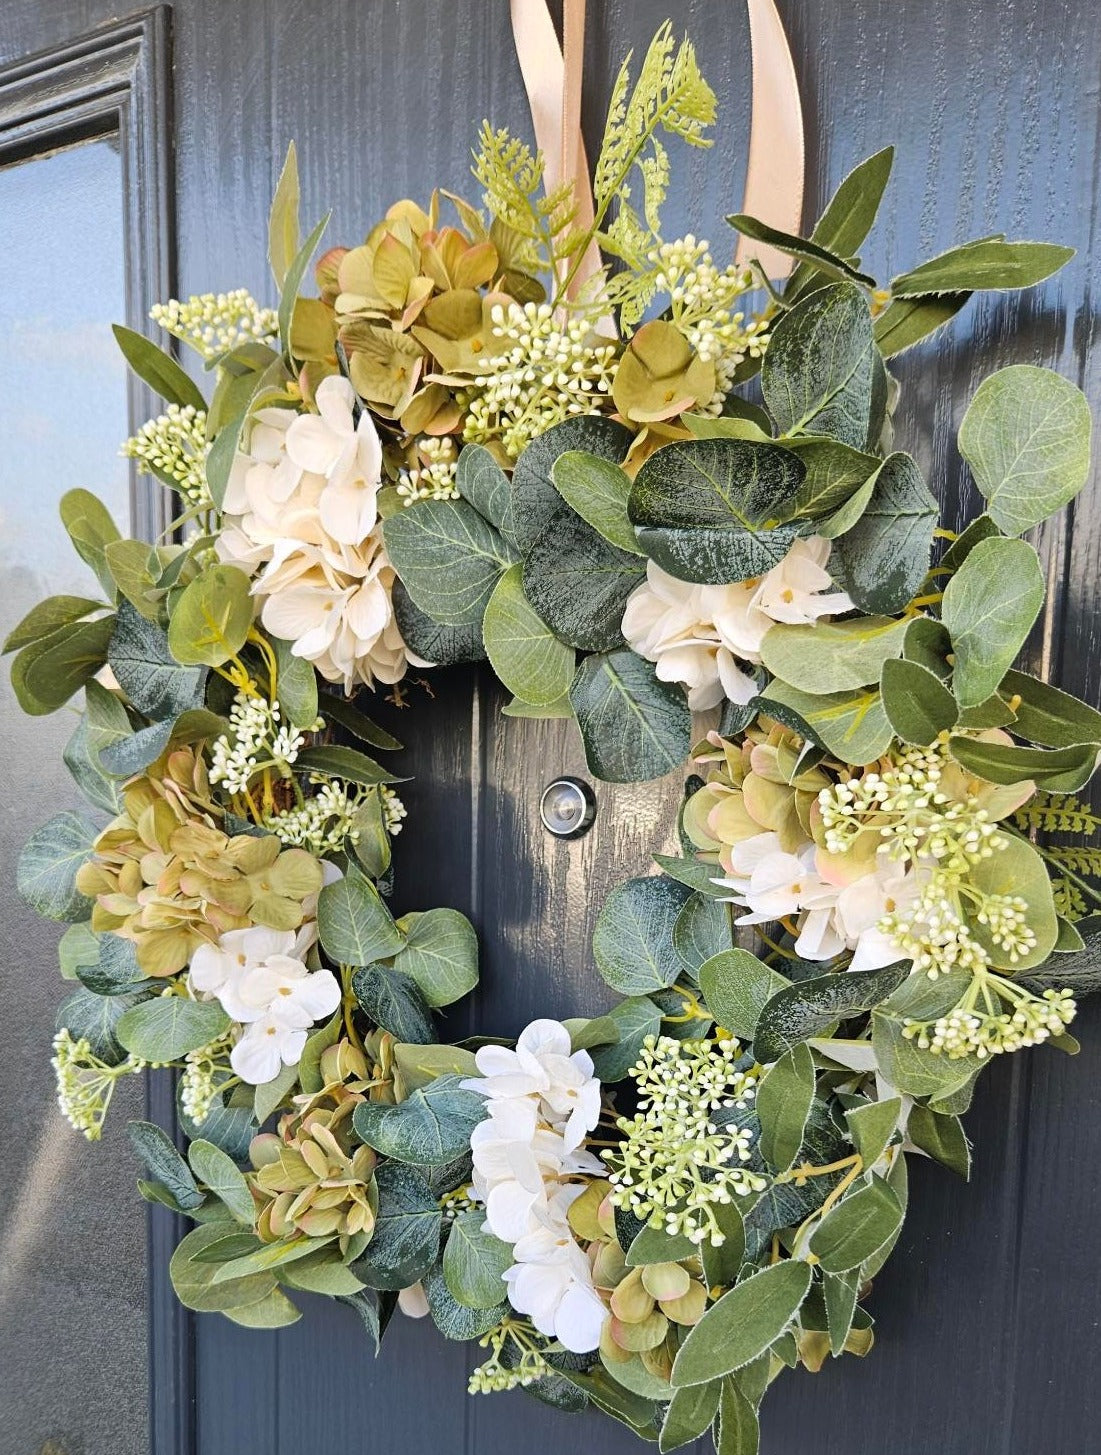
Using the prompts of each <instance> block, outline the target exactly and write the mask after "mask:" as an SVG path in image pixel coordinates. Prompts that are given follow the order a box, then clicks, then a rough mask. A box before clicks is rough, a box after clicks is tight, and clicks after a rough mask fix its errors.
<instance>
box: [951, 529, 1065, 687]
mask: <svg viewBox="0 0 1101 1455" xmlns="http://www.w3.org/2000/svg"><path fill="white" fill-rule="evenodd" d="M1043 604H1044V573H1043V569H1042V567H1041V565H1040V560H1039V557H1038V556H1037V554H1036V551H1035V549H1034V548H1033V547H1032V546H1030V545H1029V544H1028V542H1027V541H1019V540H1005V539H1002V538H1001V537H994V538H992V539H990V540H985V541H980V542H979V544H978V545H977V546H976V547H975V548H974V550H973V551H971V553H970V555H968V557H967V559H966V560H965V561H964V562H963V564H962V566H960V568H959V570H958V571H957V572H956V574H955V575H954V576H953V577H952V579H951V580H950V581H949V583H948V585H947V586H946V587H945V589H944V600H943V602H942V603H941V619H942V621H943V622H944V625H945V627H946V628H947V631H948V634H949V636H950V637H951V638H952V650H953V652H954V654H955V668H954V672H953V678H952V687H953V691H954V692H955V695H956V701H957V702H958V703H959V704H960V706H961V707H976V706H978V704H979V703H980V702H985V701H986V699H987V698H988V697H990V696H991V695H992V693H994V692H995V691H996V690H997V688H998V686H999V684H1000V683H1001V680H1002V678H1003V677H1004V676H1005V673H1006V672H1007V671H1008V669H1009V667H1010V666H1011V665H1012V662H1013V659H1014V657H1016V655H1017V653H1018V652H1019V651H1020V650H1021V647H1022V646H1023V645H1024V643H1025V639H1026V638H1027V636H1028V634H1029V632H1030V631H1031V629H1032V625H1033V623H1034V622H1035V620H1036V618H1037V616H1038V615H1039V614H1040V608H1041V607H1042V606H1043Z"/></svg>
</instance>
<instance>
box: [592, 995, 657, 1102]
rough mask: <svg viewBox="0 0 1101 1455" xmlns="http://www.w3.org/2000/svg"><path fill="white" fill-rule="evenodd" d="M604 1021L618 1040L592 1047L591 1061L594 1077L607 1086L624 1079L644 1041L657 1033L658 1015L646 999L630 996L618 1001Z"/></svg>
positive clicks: (652, 1004)
mask: <svg viewBox="0 0 1101 1455" xmlns="http://www.w3.org/2000/svg"><path fill="white" fill-rule="evenodd" d="M608 1019H609V1020H612V1021H614V1022H615V1026H616V1030H617V1031H618V1032H619V1039H618V1041H615V1042H613V1043H612V1044H611V1045H607V1046H597V1047H595V1048H594V1050H593V1051H592V1058H593V1066H594V1068H595V1071H596V1074H597V1076H599V1077H600V1079H601V1081H603V1082H605V1083H606V1084H609V1085H610V1084H611V1083H613V1082H616V1081H622V1080H623V1078H624V1077H625V1076H626V1075H627V1073H628V1071H629V1070H630V1069H631V1067H632V1066H633V1065H634V1064H635V1062H636V1061H637V1060H638V1055H639V1052H640V1051H641V1050H642V1043H643V1042H644V1041H645V1039H646V1037H647V1036H656V1035H659V1034H660V1033H661V1011H660V1010H659V1009H658V1007H657V1006H656V1005H655V1004H654V1002H653V1001H652V1000H651V999H650V998H649V997H648V996H645V995H634V996H630V997H628V998H627V999H626V1000H620V1001H618V1002H617V1003H616V1004H615V1005H614V1006H613V1007H612V1009H611V1010H610V1011H609V1012H608Z"/></svg>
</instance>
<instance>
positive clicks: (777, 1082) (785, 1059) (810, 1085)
mask: <svg viewBox="0 0 1101 1455" xmlns="http://www.w3.org/2000/svg"><path fill="white" fill-rule="evenodd" d="M781 993H783V992H781ZM759 1034H760V1029H759V1027H758V1035H759ZM758 1054H760V1053H758ZM814 1080H815V1078H814V1060H813V1057H812V1056H811V1053H810V1051H809V1050H808V1048H807V1047H806V1046H805V1045H802V1044H800V1045H795V1046H793V1047H792V1048H791V1050H790V1051H785V1052H784V1053H783V1054H782V1055H781V1056H779V1057H778V1058H777V1059H776V1061H775V1064H774V1065H772V1066H770V1067H769V1068H768V1070H767V1071H766V1072H765V1074H764V1076H763V1077H762V1078H761V1082H760V1085H759V1086H758V1088H757V1097H756V1103H755V1105H756V1111H757V1116H758V1118H759V1120H760V1123H761V1137H760V1144H759V1145H760V1149H761V1155H762V1157H764V1159H765V1161H766V1163H768V1165H769V1167H771V1168H772V1169H773V1170H774V1171H776V1172H785V1171H786V1170H787V1169H788V1168H789V1167H790V1166H791V1164H792V1162H794V1161H795V1157H796V1155H797V1153H798V1151H799V1148H800V1147H801V1146H802V1144H803V1132H804V1130H805V1129H806V1125H807V1118H808V1117H809V1116H810V1108H811V1102H812V1101H813V1100H814Z"/></svg>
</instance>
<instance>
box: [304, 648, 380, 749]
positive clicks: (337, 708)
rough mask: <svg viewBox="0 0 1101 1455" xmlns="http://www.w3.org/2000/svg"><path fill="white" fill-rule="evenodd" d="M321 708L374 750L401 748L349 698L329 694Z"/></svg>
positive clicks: (325, 713) (322, 700)
mask: <svg viewBox="0 0 1101 1455" xmlns="http://www.w3.org/2000/svg"><path fill="white" fill-rule="evenodd" d="M295 660H298V659H297V658H296V659H295ZM320 706H321V707H322V709H323V711H324V716H325V718H326V720H328V719H330V718H331V719H333V720H334V721H336V722H338V723H339V724H340V726H341V727H342V728H347V729H348V731H349V732H350V733H351V734H352V736H353V737H354V738H358V739H359V741H360V742H361V743H369V744H370V745H371V747H372V748H381V749H383V751H384V752H396V751H398V750H399V749H400V748H401V744H400V743H399V742H398V740H397V738H395V737H394V736H393V734H392V733H388V732H387V731H386V729H385V728H381V727H379V725H378V723H375V722H372V721H371V719H370V718H369V717H364V715H363V713H362V712H360V710H359V708H358V707H353V705H352V704H351V703H350V702H349V701H348V700H347V698H345V697H342V696H341V695H340V694H339V693H336V692H327V693H326V694H325V696H324V697H323V698H321V699H320Z"/></svg>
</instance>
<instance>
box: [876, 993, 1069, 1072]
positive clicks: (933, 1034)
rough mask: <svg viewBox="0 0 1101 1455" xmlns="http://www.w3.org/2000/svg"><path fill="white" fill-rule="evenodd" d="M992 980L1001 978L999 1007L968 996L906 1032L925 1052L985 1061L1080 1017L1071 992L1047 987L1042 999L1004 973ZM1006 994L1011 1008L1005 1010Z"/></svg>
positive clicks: (907, 1025) (910, 1025)
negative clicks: (994, 1007)
mask: <svg viewBox="0 0 1101 1455" xmlns="http://www.w3.org/2000/svg"><path fill="white" fill-rule="evenodd" d="M988 979H989V981H992V982H993V981H995V980H996V989H995V992H994V993H995V994H997V995H998V997H999V999H998V1002H997V1004H998V1008H997V1009H995V1010H991V1009H990V1008H989V1005H986V1006H982V1007H980V1005H979V1004H978V1003H977V1002H976V1001H974V1000H973V998H971V997H967V998H965V1000H964V1001H963V1002H961V1004H960V1005H958V1006H956V1007H955V1008H954V1009H953V1010H951V1011H950V1012H949V1013H948V1014H947V1015H942V1016H939V1017H938V1018H937V1019H936V1020H935V1021H915V1020H907V1021H905V1022H904V1024H903V1028H902V1034H903V1035H904V1036H905V1037H906V1039H907V1040H910V1041H913V1042H914V1043H915V1044H916V1045H917V1046H919V1047H920V1048H921V1050H923V1051H932V1052H934V1053H935V1054H937V1055H944V1056H947V1057H948V1058H949V1060H953V1061H954V1060H958V1059H960V1058H961V1057H963V1056H974V1057H976V1059H978V1060H980V1061H983V1060H985V1059H986V1058H987V1057H988V1056H999V1055H1003V1054H1005V1053H1008V1052H1011V1051H1020V1050H1022V1049H1023V1048H1024V1047H1025V1046H1036V1045H1039V1044H1040V1042H1041V1041H1046V1040H1048V1038H1049V1037H1051V1036H1061V1035H1062V1034H1063V1032H1064V1031H1065V1030H1066V1028H1067V1027H1068V1026H1069V1025H1070V1023H1071V1021H1072V1020H1073V1019H1074V1017H1075V1014H1076V1012H1077V1009H1078V1007H1077V1006H1076V1005H1075V1002H1074V998H1073V996H1072V995H1071V993H1070V991H1069V990H1045V991H1044V993H1043V996H1042V997H1039V996H1034V995H1032V994H1030V993H1029V992H1028V991H1026V990H1024V989H1023V987H1021V986H1019V985H1013V984H1012V983H1011V982H1009V981H1006V980H1004V979H1002V978H1001V977H1000V976H999V977H988ZM1003 997H1004V999H1005V1000H1006V1001H1008V1002H1009V1004H1008V1007H1007V1008H1002V998H1003Z"/></svg>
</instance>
